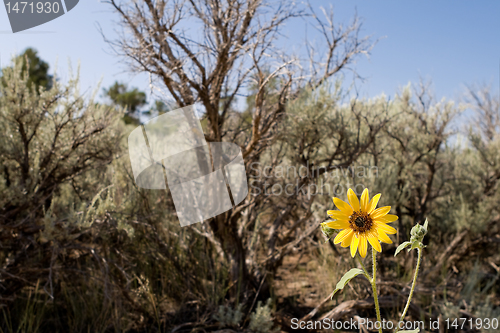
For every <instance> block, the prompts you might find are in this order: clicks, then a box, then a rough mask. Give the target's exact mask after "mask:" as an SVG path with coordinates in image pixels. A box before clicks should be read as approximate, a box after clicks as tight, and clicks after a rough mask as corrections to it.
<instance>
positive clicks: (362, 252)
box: [358, 235, 368, 258]
mask: <svg viewBox="0 0 500 333" xmlns="http://www.w3.org/2000/svg"><path fill="white" fill-rule="evenodd" d="M367 249H368V245H367V244H366V236H365V235H362V236H359V244H358V250H359V254H360V255H361V256H362V257H363V258H365V257H366V251H367Z"/></svg>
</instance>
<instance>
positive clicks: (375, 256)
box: [371, 248, 382, 333]
mask: <svg viewBox="0 0 500 333" xmlns="http://www.w3.org/2000/svg"><path fill="white" fill-rule="evenodd" d="M372 261H373V269H372V272H373V278H372V281H371V285H372V290H373V301H374V302H375V311H376V312H377V321H378V322H379V325H380V326H379V329H378V331H379V333H382V319H381V318H380V305H379V304H378V295H377V282H376V280H377V252H376V251H375V249H374V248H372Z"/></svg>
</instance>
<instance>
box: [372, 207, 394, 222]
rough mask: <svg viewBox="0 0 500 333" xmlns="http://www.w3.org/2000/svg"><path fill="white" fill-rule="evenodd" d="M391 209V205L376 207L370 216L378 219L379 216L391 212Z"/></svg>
mask: <svg viewBox="0 0 500 333" xmlns="http://www.w3.org/2000/svg"><path fill="white" fill-rule="evenodd" d="M390 210H391V206H385V207H380V208H377V209H375V210H374V211H373V212H372V213H371V214H370V217H371V218H372V219H376V218H377V217H381V216H384V215H386V214H387V213H389V211H390Z"/></svg>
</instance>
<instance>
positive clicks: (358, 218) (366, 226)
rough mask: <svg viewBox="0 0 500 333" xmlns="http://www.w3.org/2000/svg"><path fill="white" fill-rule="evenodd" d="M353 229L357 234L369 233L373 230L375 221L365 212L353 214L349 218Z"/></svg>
mask: <svg viewBox="0 0 500 333" xmlns="http://www.w3.org/2000/svg"><path fill="white" fill-rule="evenodd" d="M349 224H350V225H351V229H352V230H354V232H356V233H360V232H361V233H362V232H367V231H369V230H371V229H372V226H373V221H372V219H371V218H370V216H369V215H368V214H366V213H364V212H361V211H358V212H353V213H352V215H351V216H350V217H349Z"/></svg>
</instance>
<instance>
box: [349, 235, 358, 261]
mask: <svg viewBox="0 0 500 333" xmlns="http://www.w3.org/2000/svg"><path fill="white" fill-rule="evenodd" d="M358 237H359V236H357V235H354V237H352V241H351V257H353V258H354V256H355V255H356V250H357V249H358V244H359V238H358Z"/></svg>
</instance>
